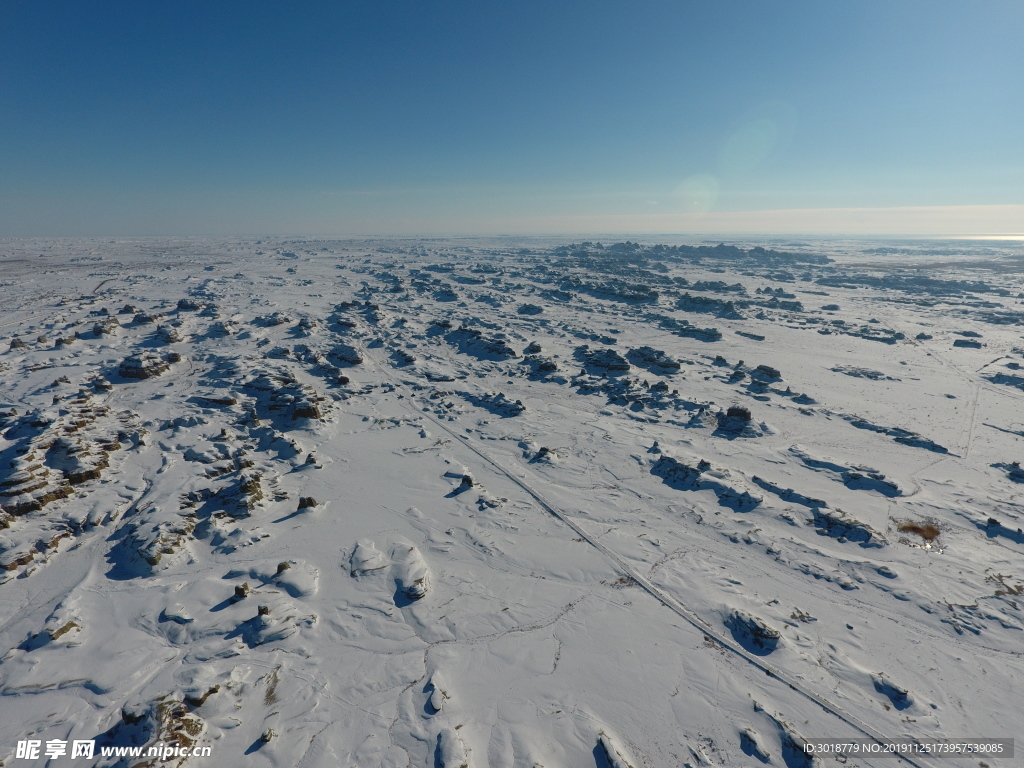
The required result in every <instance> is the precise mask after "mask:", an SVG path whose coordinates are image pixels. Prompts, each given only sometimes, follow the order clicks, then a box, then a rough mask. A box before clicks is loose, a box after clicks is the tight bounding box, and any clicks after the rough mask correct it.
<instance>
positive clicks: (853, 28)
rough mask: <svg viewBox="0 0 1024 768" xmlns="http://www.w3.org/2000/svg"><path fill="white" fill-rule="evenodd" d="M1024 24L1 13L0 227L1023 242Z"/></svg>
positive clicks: (877, 11) (565, 7) (572, 9)
mask: <svg viewBox="0 0 1024 768" xmlns="http://www.w3.org/2000/svg"><path fill="white" fill-rule="evenodd" d="M1022 29H1024V4H1022V3H1020V2H1019V1H1018V0H1008V1H1005V2H999V1H994V0H993V1H979V2H972V3H954V2H935V1H934V0H929V1H927V2H925V1H923V0H907V1H905V2H899V3H892V2H873V1H870V0H864V1H862V2H857V3H821V2H779V3H753V2H715V3H707V2H701V3H697V2H682V1H680V0H672V1H669V0H665V1H662V2H640V3H629V4H627V3H619V2H601V1H598V2H594V1H593V0H591V1H590V2H582V1H580V2H572V1H570V2H559V3H542V2H532V1H524V2H514V3H509V2H506V3H497V2H489V1H484V0H473V1H472V2H468V1H462V2H433V3H400V2H390V3H389V2H384V3H381V2H375V3H354V2H345V3H337V2H311V3H305V4H302V5H301V6H295V5H291V4H283V3H269V2H264V1H263V0H256V1H251V2H219V3H198V2H182V3H173V4H147V3H137V2H136V3H128V2H117V1H112V2H105V3H102V4H89V3H73V2H60V1H58V2H53V3H5V4H2V5H0V236H7V237H25V236H76V235H148V234H152V235H177V234H292V233H310V234H338V235H362V234H433V233H444V234H458V233H466V234H493V233H513V234H531V233H544V234H547V233H586V232H600V233H616V232H621V233H705V232H715V233H724V234H730V233H735V234H745V233H780V234H781V233H786V234H796V233H808V234H811V233H813V234H828V233H836V234H855V235H865V234H900V235H923V236H951V235H975V236H976V235H1012V234H1014V233H1019V232H1021V231H1022V230H1024V141H1021V136H1022V126H1024V77H1022V76H1021V73H1022V72H1024V45H1021V42H1020V32H1021V30H1022Z"/></svg>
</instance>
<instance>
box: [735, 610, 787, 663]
mask: <svg viewBox="0 0 1024 768" xmlns="http://www.w3.org/2000/svg"><path fill="white" fill-rule="evenodd" d="M725 626H727V627H728V628H729V629H730V630H731V631H732V633H733V636H734V637H735V638H736V639H737V640H738V641H739V642H740V643H741V644H742V645H744V646H749V647H752V649H754V650H755V651H759V652H762V653H771V652H772V651H774V650H775V649H776V648H777V647H778V645H779V641H780V640H781V638H782V635H781V634H780V633H779V631H778V630H777V629H775V628H774V627H770V626H769V625H768V624H766V623H765V622H764V620H763V619H760V618H758V617H757V616H754V615H752V614H749V613H747V612H746V611H741V610H738V609H737V610H734V611H732V612H731V613H729V615H728V616H726V618H725Z"/></svg>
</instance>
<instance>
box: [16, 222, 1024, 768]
mask: <svg viewBox="0 0 1024 768" xmlns="http://www.w3.org/2000/svg"><path fill="white" fill-rule="evenodd" d="M661 242H664V241H661ZM677 242H681V241H673V242H672V243H669V244H667V245H657V244H656V242H655V241H652V242H651V243H646V244H643V245H637V244H634V243H620V244H616V245H610V244H609V245H601V244H599V243H582V244H581V243H574V244H572V245H569V244H567V243H565V242H555V241H547V240H542V239H532V240H512V239H497V238H491V239H457V240H424V241H419V240H411V239H404V240H376V241H328V240H314V239H310V240H295V239H291V240H264V241H257V240H227V239H206V240H204V239H160V240H157V239H149V240H112V241H99V240H82V241H77V240H76V241H71V240H60V241H41V240H18V241H2V242H0V264H2V266H3V273H2V274H0V281H2V282H0V300H2V302H3V307H4V311H3V314H2V323H0V325H2V329H3V337H2V340H0V344H2V346H0V349H2V350H3V351H2V353H0V371H2V390H0V423H2V429H3V431H2V440H0V452H2V457H0V467H2V469H0V505H2V506H3V509H4V510H5V511H4V513H3V514H2V516H0V528H2V529H3V530H2V531H0V693H2V696H0V761H2V764H3V765H21V764H25V765H28V764H32V763H31V762H30V761H27V760H19V759H18V758H17V757H16V756H15V745H16V743H17V742H18V741H19V740H24V739H29V738H31V739H38V740H41V741H42V742H43V743H44V744H45V742H46V740H50V739H58V740H68V741H70V740H73V739H95V740H96V741H97V745H116V746H127V745H133V744H134V745H148V744H153V743H167V742H171V741H185V742H190V743H194V744H196V745H208V746H211V747H212V751H213V756H212V757H210V758H198V757H197V758H192V759H190V760H188V761H187V764H188V765H218V766H264V765H273V766H349V765H352V766H374V767H376V766H406V765H412V766H444V768H453V766H461V765H469V766H478V767H482V766H491V767H492V768H497V767H499V766H501V767H505V766H508V767H511V766H517V767H518V766H524V767H526V768H530V767H532V766H544V767H545V768H555V767H556V766H588V765H589V766H605V765H609V766H615V767H618V766H626V765H629V766H633V767H634V768H642V767H644V766H646V767H647V768H656V767H660V766H682V765H686V764H689V765H692V766H695V767H696V766H703V765H716V766H754V765H763V764H767V765H778V766H781V765H786V766H790V767H791V768H792V767H793V766H800V765H810V764H812V761H810V760H808V759H806V758H805V757H804V756H803V755H801V754H800V752H799V745H800V744H801V742H802V739H804V738H812V737H865V736H866V737H877V738H897V737H911V738H918V739H924V738H933V737H1019V736H1024V732H1022V728H1021V725H1022V719H1021V714H1020V713H1021V711H1022V710H1024V687H1022V682H1024V659H1022V656H1021V653H1022V651H1024V611H1022V608H1024V605H1022V604H1024V557H1022V556H1024V532H1022V527H1024V508H1022V506H1021V504H1022V500H1024V493H1022V491H1024V469H1021V467H1020V466H1019V465H1018V464H1017V463H1016V462H1018V461H1020V460H1021V459H1024V451H1022V450H1021V446H1022V442H1021V438H1022V437H1024V338H1022V333H1024V304H1022V301H1021V296H1022V291H1024V270H1022V266H1024V247H1022V245H1021V244H1020V243H1007V244H1001V243H994V242H987V243H970V242H948V243H941V242H940V243H936V242H931V243H922V242H916V243H915V242H907V243H879V242H854V241H829V242H798V243H785V242H773V243H739V244H738V245H737V246H719V247H715V244H714V243H711V244H708V245H707V246H705V247H700V248H697V247H692V244H691V245H690V246H687V245H685V244H684V245H683V246H682V247H677ZM762 246H763V247H762ZM97 750H98V747H97ZM1017 759H1019V758H1017ZM120 761H121V762H120V763H119V764H122V765H134V764H143V763H145V759H144V758H137V759H134V761H133V759H128V758H120ZM46 762H47V761H46V759H45V758H40V759H39V760H37V761H36V763H35V764H39V765H43V764H46ZM65 762H67V763H68V764H71V763H72V760H71V759H70V758H69V757H64V758H55V759H53V760H51V761H50V764H52V765H62V764H64V763H65ZM181 762H183V761H179V760H170V761H166V762H163V763H161V764H166V765H174V764H179V763H181ZM832 762H833V759H832V758H829V759H824V760H821V759H819V760H818V761H817V763H820V764H822V765H825V764H831V763H832ZM934 762H935V761H933V760H929V759H926V758H914V759H913V764H915V765H930V764H933V763H934ZM115 763H117V759H115V758H106V759H104V758H99V757H97V758H95V759H94V760H93V761H92V762H91V763H90V762H89V761H86V760H83V759H78V760H77V762H75V764H79V765H85V764H97V765H113V764H115ZM985 763H987V764H988V765H990V766H1004V765H1007V766H1008V765H1013V764H1015V763H1014V760H1013V759H999V758H992V757H987V756H981V757H980V759H979V757H978V756H975V757H971V758H963V759H953V760H943V761H941V763H940V764H942V765H949V766H978V765H984V764H985ZM893 764H894V763H893V762H892V761H891V760H888V759H875V760H873V761H872V760H861V759H857V758H851V759H849V760H848V762H847V765H893ZM895 764H898V763H895Z"/></svg>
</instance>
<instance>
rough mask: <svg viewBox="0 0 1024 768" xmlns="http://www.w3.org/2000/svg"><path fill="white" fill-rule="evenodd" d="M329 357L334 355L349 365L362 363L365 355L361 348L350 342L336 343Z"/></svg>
mask: <svg viewBox="0 0 1024 768" xmlns="http://www.w3.org/2000/svg"><path fill="white" fill-rule="evenodd" d="M328 357H333V358H335V359H336V360H340V361H341V362H343V363H347V364H348V365H361V364H362V362H363V356H362V355H361V354H360V353H359V350H358V349H356V348H355V347H353V346H350V345H348V344H336V345H335V346H334V348H333V349H331V351H330V352H329V353H328Z"/></svg>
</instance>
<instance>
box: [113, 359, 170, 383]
mask: <svg viewBox="0 0 1024 768" xmlns="http://www.w3.org/2000/svg"><path fill="white" fill-rule="evenodd" d="M168 367H169V366H168V365H167V363H166V362H165V361H164V360H162V359H161V358H160V357H159V356H158V355H156V354H154V353H153V352H139V353H137V354H134V355H129V356H128V357H126V358H125V359H124V362H122V363H121V365H120V366H119V367H118V369H117V372H118V374H119V375H120V376H123V377H124V378H126V379H148V378H151V377H153V376H159V375H160V374H161V373H163V372H164V371H166V370H167V369H168Z"/></svg>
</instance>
